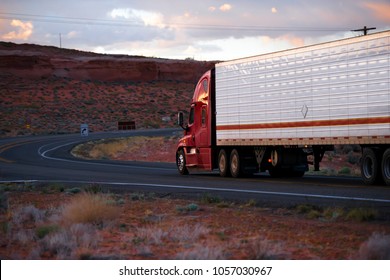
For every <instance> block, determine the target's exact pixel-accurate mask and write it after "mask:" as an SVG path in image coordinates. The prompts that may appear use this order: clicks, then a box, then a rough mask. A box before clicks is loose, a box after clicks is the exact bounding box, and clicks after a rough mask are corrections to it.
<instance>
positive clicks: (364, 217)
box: [346, 208, 378, 222]
mask: <svg viewBox="0 0 390 280" xmlns="http://www.w3.org/2000/svg"><path fill="white" fill-rule="evenodd" d="M377 217H378V211H376V210H375V209H368V208H353V209H351V210H350V211H349V212H348V213H347V215H346V219H347V220H352V221H357V222H363V221H371V220H375V219H376V218H377Z"/></svg>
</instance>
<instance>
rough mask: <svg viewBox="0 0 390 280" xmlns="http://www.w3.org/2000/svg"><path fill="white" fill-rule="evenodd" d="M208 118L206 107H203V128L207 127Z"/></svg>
mask: <svg viewBox="0 0 390 280" xmlns="http://www.w3.org/2000/svg"><path fill="white" fill-rule="evenodd" d="M206 116H207V113H206V107H203V108H202V126H203V127H205V126H206Z"/></svg>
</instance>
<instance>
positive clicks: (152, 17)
mask: <svg viewBox="0 0 390 280" xmlns="http://www.w3.org/2000/svg"><path fill="white" fill-rule="evenodd" d="M109 15H110V16H111V17H112V18H113V19H116V18H124V19H127V20H134V21H141V22H143V24H144V25H145V26H156V27H159V28H164V27H165V24H164V16H163V15H162V14H161V13H155V12H149V11H144V10H135V9H129V8H126V9H113V10H112V11H111V12H110V13H109Z"/></svg>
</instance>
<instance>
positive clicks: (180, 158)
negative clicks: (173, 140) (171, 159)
mask: <svg viewBox="0 0 390 280" xmlns="http://www.w3.org/2000/svg"><path fill="white" fill-rule="evenodd" d="M176 166H177V170H178V171H179V173H180V174H181V175H187V174H188V169H187V167H186V155H185V154H184V151H183V150H180V151H178V152H177V153H176Z"/></svg>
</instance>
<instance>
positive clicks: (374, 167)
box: [360, 148, 382, 185]
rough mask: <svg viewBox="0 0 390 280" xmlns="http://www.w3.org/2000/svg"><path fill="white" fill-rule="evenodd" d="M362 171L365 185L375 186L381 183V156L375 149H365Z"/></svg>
mask: <svg viewBox="0 0 390 280" xmlns="http://www.w3.org/2000/svg"><path fill="white" fill-rule="evenodd" d="M360 169H361V176H362V179H363V182H364V183H365V184H367V185H374V184H378V183H379V182H380V181H381V179H382V178H381V167H380V156H379V155H378V153H377V152H376V151H375V150H374V149H372V148H364V149H363V155H362V161H361V165H360Z"/></svg>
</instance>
